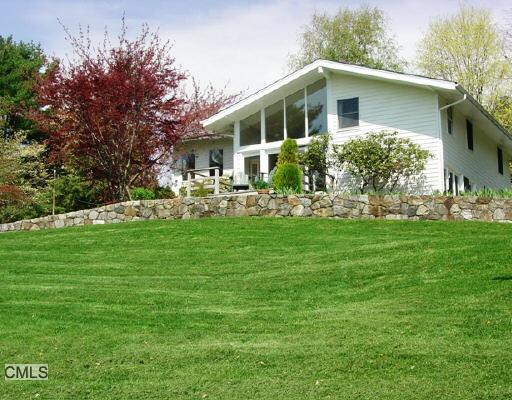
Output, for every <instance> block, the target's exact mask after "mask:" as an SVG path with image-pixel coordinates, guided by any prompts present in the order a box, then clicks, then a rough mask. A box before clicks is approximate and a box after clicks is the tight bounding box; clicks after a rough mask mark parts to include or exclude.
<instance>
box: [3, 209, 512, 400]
mask: <svg viewBox="0 0 512 400" xmlns="http://www.w3.org/2000/svg"><path fill="white" fill-rule="evenodd" d="M0 303H1V304H0V310H1V311H0V365H2V366H3V364H4V363H48V364H49V380H48V381H46V382H26V381H5V380H3V378H1V380H0V398H2V399H4V398H5V399H21V398H23V399H25V398H26V399H32V398H38V399H64V398H66V399H113V398H116V399H157V398H162V399H195V398H198V399H200V398H208V399H234V398H235V399H252V398H259V399H302V398H314V399H317V398H325V399H379V400H380V399H429V400H432V399H510V398H511V397H512V372H511V371H512V226H508V225H500V224H486V223H468V222H464V223H453V222H386V221H348V220H324V219H277V218H274V219H270V218H259V219H257V218H254V219H245V218H242V219H227V218H226V219H205V220H194V221H192V220H191V221H151V222H139V223H129V224H120V225H108V226H90V227H84V228H67V229H61V230H49V231H39V232H20V233H8V234H1V235H0Z"/></svg>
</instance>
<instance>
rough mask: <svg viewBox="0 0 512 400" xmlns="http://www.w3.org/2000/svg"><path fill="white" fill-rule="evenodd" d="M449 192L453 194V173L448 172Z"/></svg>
mask: <svg viewBox="0 0 512 400" xmlns="http://www.w3.org/2000/svg"><path fill="white" fill-rule="evenodd" d="M448 193H452V194H453V173H452V172H450V173H449V174H448Z"/></svg>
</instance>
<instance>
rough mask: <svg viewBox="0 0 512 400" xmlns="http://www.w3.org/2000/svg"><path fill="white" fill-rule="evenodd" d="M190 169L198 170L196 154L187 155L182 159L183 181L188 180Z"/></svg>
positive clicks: (192, 176) (192, 175)
mask: <svg viewBox="0 0 512 400" xmlns="http://www.w3.org/2000/svg"><path fill="white" fill-rule="evenodd" d="M189 169H196V156H195V155H194V153H189V154H185V155H184V156H183V157H181V172H182V178H183V180H187V171H188V170H189ZM191 178H194V174H191Z"/></svg>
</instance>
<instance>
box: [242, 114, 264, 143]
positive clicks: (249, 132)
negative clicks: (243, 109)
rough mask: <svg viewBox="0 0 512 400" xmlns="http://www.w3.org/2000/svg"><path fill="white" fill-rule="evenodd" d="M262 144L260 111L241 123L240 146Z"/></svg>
mask: <svg viewBox="0 0 512 400" xmlns="http://www.w3.org/2000/svg"><path fill="white" fill-rule="evenodd" d="M260 142H261V113H260V112H259V111H258V112H257V113H254V114H252V115H250V116H249V117H247V118H246V119H243V120H241V121H240V146H247V145H250V144H258V143H260Z"/></svg>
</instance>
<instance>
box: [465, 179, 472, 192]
mask: <svg viewBox="0 0 512 400" xmlns="http://www.w3.org/2000/svg"><path fill="white" fill-rule="evenodd" d="M464 191H465V192H471V182H469V178H468V177H467V176H465V177H464Z"/></svg>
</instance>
